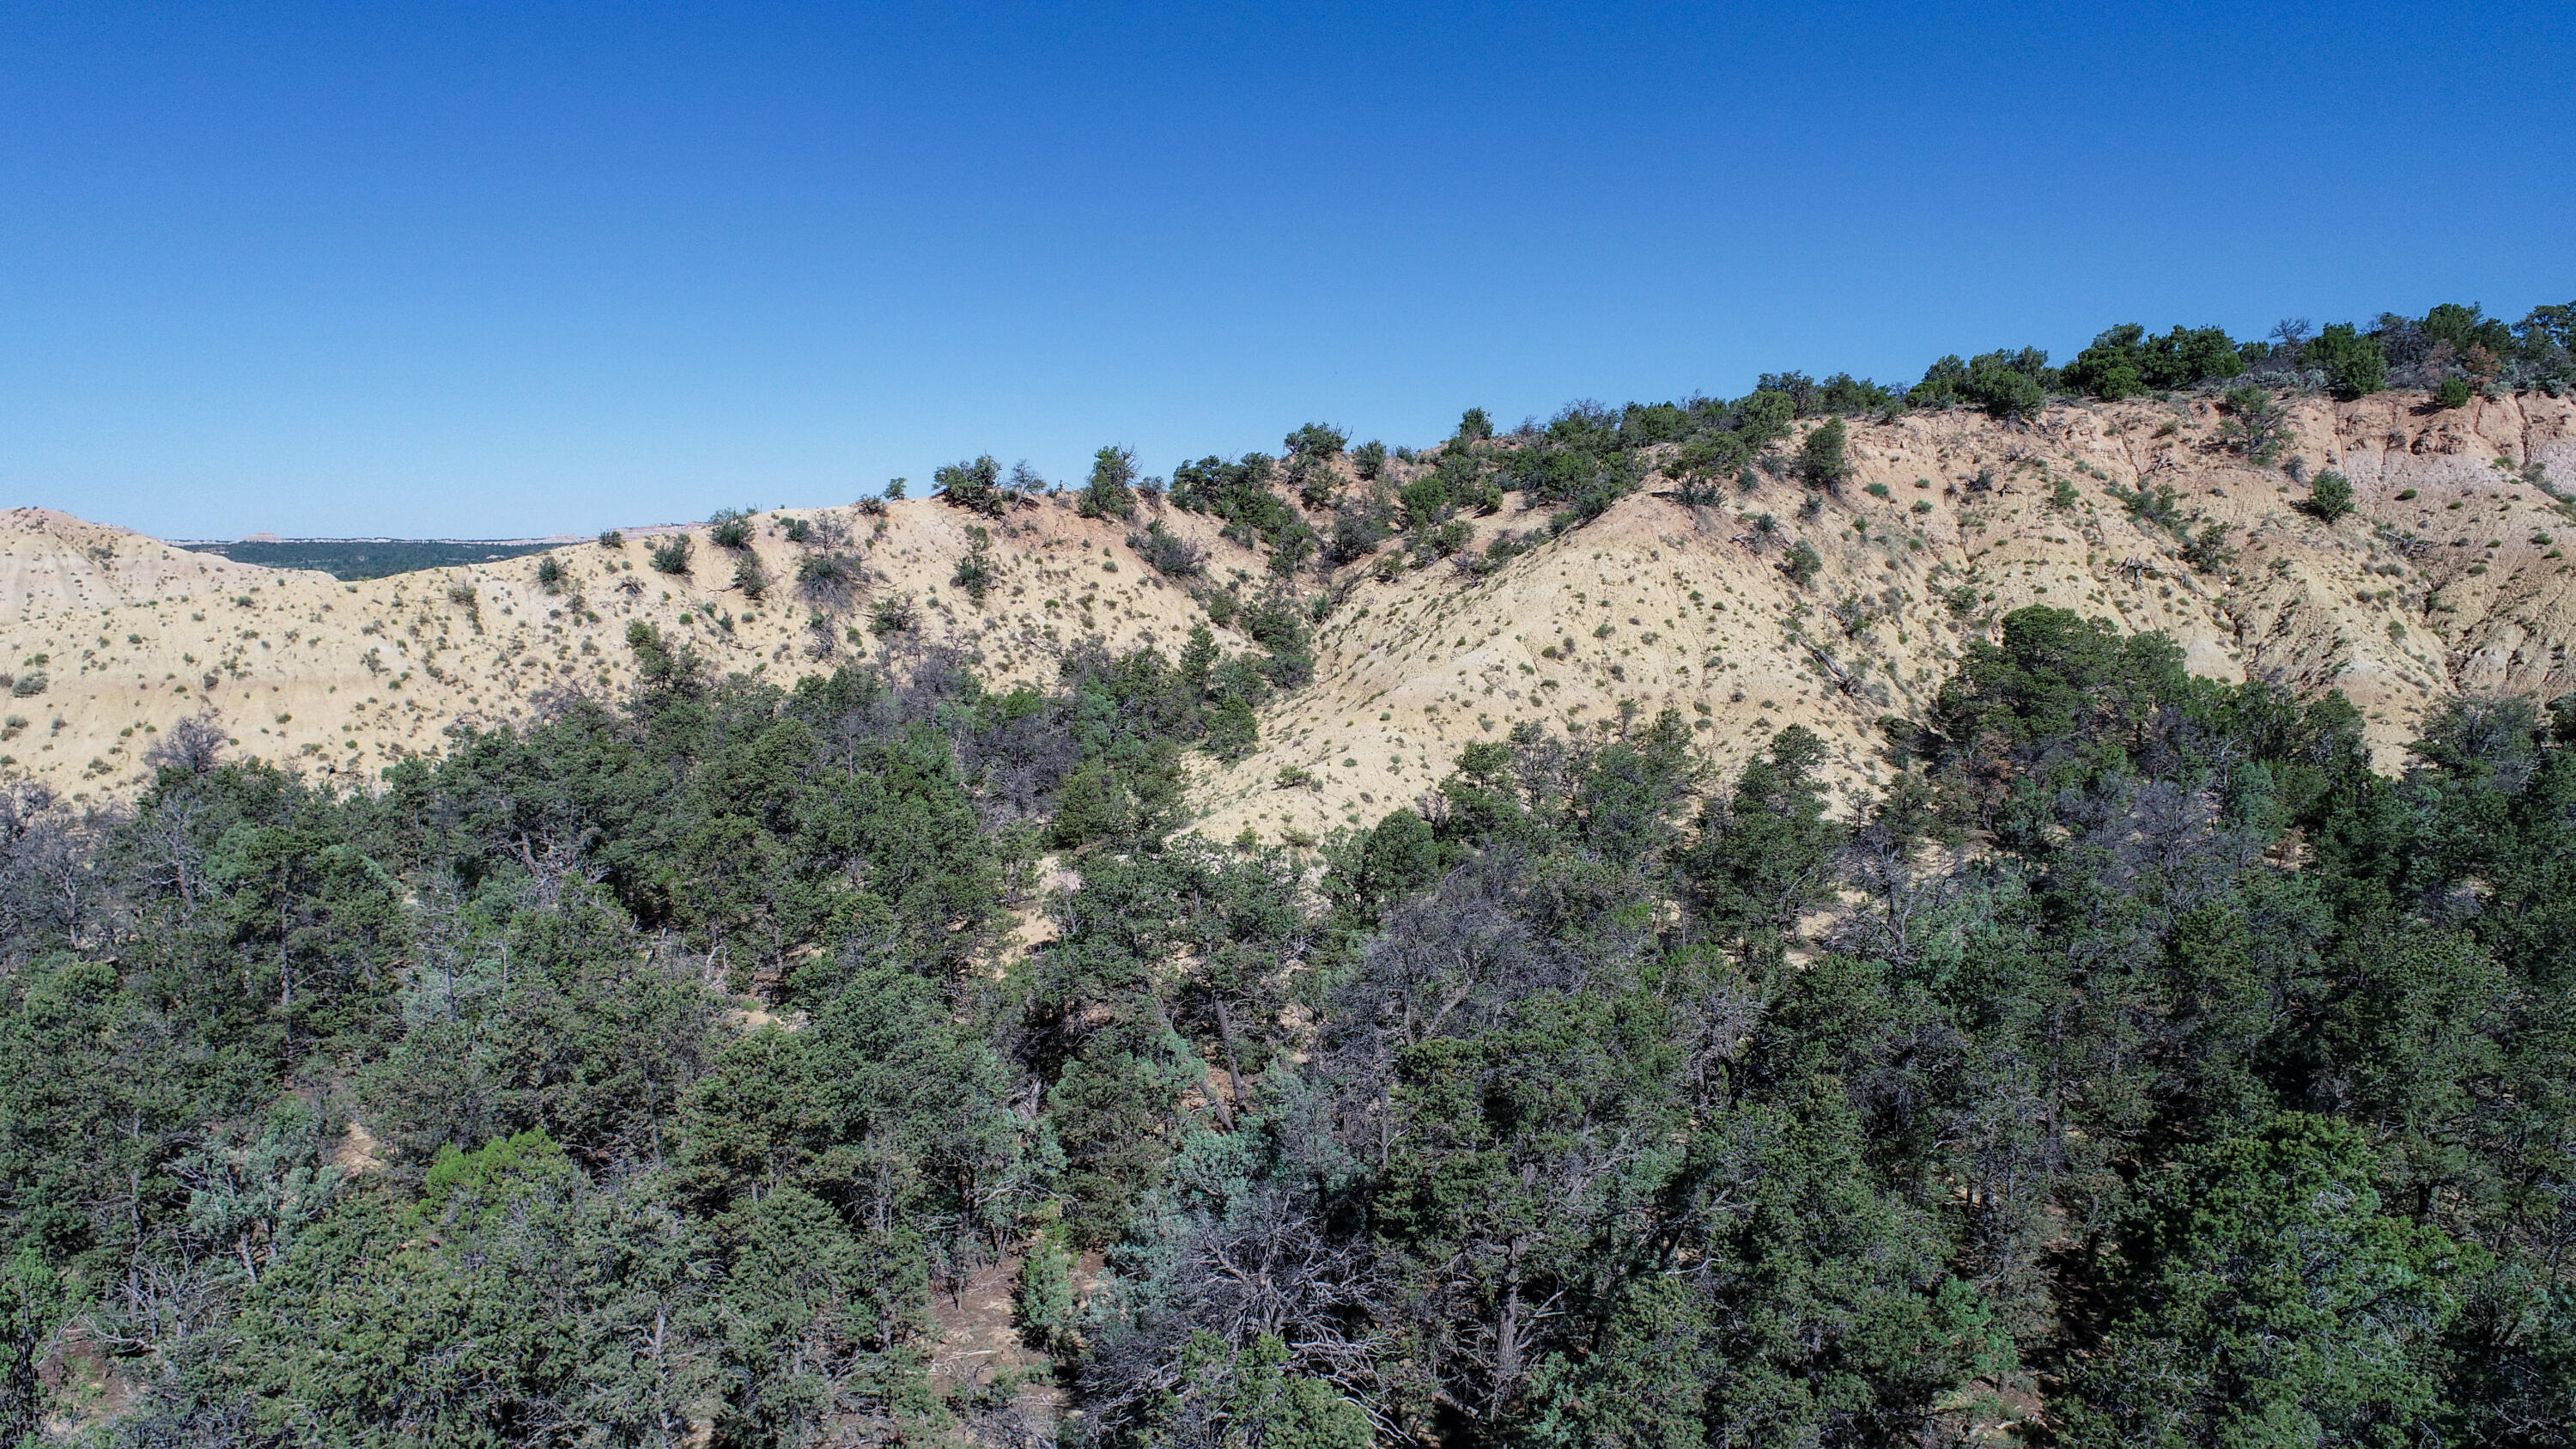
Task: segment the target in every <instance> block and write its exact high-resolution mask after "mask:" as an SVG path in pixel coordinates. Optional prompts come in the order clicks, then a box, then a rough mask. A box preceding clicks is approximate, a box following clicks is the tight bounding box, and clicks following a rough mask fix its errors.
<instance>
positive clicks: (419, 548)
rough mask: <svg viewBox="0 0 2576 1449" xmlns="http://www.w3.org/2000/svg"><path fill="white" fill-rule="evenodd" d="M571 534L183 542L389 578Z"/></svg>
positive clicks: (240, 558)
mask: <svg viewBox="0 0 2576 1449" xmlns="http://www.w3.org/2000/svg"><path fill="white" fill-rule="evenodd" d="M574 541H575V540H573V539H570V538H280V537H278V536H277V535H276V534H273V533H254V534H250V535H249V536H247V537H244V538H240V539H235V540H232V541H230V542H223V541H218V540H203V541H198V542H192V543H187V544H184V545H182V547H185V548H187V549H189V550H190V551H192V552H196V553H208V554H213V555H215V556H217V557H219V558H226V559H230V560H232V561H233V562H234V563H240V564H250V565H252V566H254V567H258V568H270V569H312V570H315V571H317V572H320V573H326V574H329V575H331V576H332V577H333V578H336V579H340V580H342V581H344V582H352V583H353V582H356V581H357V580H360V579H381V578H388V577H391V576H392V575H394V574H407V573H416V572H418V571H420V570H422V569H442V568H454V567H457V566H458V565H460V564H482V563H498V562H500V561H501V560H503V559H510V558H517V557H519V556H521V555H522V554H531V553H542V552H544V551H545V550H547V549H549V548H557V547H560V546H562V545H564V544H566V543H571V542H574Z"/></svg>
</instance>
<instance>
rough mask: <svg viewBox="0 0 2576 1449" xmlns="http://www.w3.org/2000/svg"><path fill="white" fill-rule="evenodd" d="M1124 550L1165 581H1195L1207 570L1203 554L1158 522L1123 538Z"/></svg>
mask: <svg viewBox="0 0 2576 1449" xmlns="http://www.w3.org/2000/svg"><path fill="white" fill-rule="evenodd" d="M1127 546H1128V547H1129V548H1132V549H1134V550H1135V551H1136V555H1137V557H1139V558H1141V559H1143V560H1144V561H1145V566H1146V567H1147V568H1150V569H1152V570H1153V571H1154V572H1156V573H1158V574H1161V575H1162V576H1163V577H1165V578H1170V579H1186V578H1195V577H1197V576H1198V575H1199V574H1201V573H1203V572H1205V571H1206V569H1207V550H1206V549H1203V548H1201V547H1199V546H1198V545H1197V544H1194V543H1192V542H1190V541H1189V540H1188V539H1185V538H1183V537H1181V536H1180V535H1179V534H1177V533H1174V532H1172V531H1171V530H1170V529H1167V528H1165V527H1163V525H1162V522H1161V520H1159V519H1158V520H1156V521H1154V522H1152V523H1149V524H1146V525H1145V531H1144V532H1142V533H1131V534H1129V535H1127Z"/></svg>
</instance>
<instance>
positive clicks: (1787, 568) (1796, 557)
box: [1780, 495, 1825, 588]
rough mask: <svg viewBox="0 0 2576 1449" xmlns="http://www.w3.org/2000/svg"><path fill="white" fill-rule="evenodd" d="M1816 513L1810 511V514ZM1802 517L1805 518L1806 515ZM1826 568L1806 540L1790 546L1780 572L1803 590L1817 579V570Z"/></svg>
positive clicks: (1784, 556) (1782, 558) (1782, 561)
mask: <svg viewBox="0 0 2576 1449" xmlns="http://www.w3.org/2000/svg"><path fill="white" fill-rule="evenodd" d="M1809 498H1810V501H1812V500H1813V495H1809ZM1814 511H1815V510H1812V509H1810V510H1808V512H1809V513H1812V512H1814ZM1800 516H1801V517H1804V516H1806V514H1801V515H1800ZM1824 566H1825V561H1824V559H1823V558H1822V557H1820V556H1819V555H1818V554H1817V553H1816V550H1815V546H1814V545H1812V544H1810V543H1808V542H1807V541H1806V540H1805V539H1800V540H1798V541H1797V542H1796V543H1793V544H1791V545H1789V551H1788V552H1787V553H1785V554H1783V555H1781V557H1780V572H1782V573H1784V574H1787V575H1788V576H1789V578H1790V581H1791V582H1793V583H1795V584H1797V585H1798V586H1799V587H1801V588H1804V587H1806V585H1807V583H1808V581H1809V580H1811V579H1813V578H1815V576H1816V570H1818V569H1820V568H1823V567H1824Z"/></svg>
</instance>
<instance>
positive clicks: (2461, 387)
mask: <svg viewBox="0 0 2576 1449" xmlns="http://www.w3.org/2000/svg"><path fill="white" fill-rule="evenodd" d="M2474 396H2476V391H2475V390H2474V389H2472V388H2471V387H2470V386H2469V380H2468V379H2467V378H2465V377H2446V378H2443V379H2442V380H2441V382H2440V383H2438V384H2436V385H2435V387H2434V388H2433V406H2435V407H2437V408H2444V409H2448V408H2464V407H2467V406H2468V405H2469V399H2470V398H2472V397H2474Z"/></svg>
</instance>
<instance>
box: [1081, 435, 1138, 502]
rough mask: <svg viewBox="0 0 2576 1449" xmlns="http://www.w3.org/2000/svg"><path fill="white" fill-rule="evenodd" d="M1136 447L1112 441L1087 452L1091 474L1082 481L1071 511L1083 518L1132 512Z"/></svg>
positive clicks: (1134, 498) (1134, 492) (1134, 499)
mask: <svg viewBox="0 0 2576 1449" xmlns="http://www.w3.org/2000/svg"><path fill="white" fill-rule="evenodd" d="M1135 482H1136V451H1135V450H1134V449H1133V448H1121V447H1118V446H1116V445H1114V444H1113V445H1110V446H1106V447H1103V448H1102V449H1101V450H1100V451H1099V452H1097V453H1094V454H1092V455H1091V477H1090V479H1089V481H1087V482H1085V483H1084V484H1083V485H1082V496H1081V497H1080V498H1078V499H1076V500H1075V503H1074V508H1075V511H1076V512H1078V513H1080V514H1081V515H1082V516H1083V517H1085V518H1133V517H1135V516H1136V491H1135V487H1134V485H1135Z"/></svg>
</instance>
